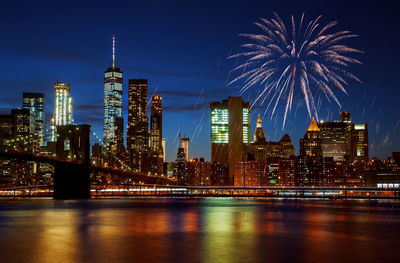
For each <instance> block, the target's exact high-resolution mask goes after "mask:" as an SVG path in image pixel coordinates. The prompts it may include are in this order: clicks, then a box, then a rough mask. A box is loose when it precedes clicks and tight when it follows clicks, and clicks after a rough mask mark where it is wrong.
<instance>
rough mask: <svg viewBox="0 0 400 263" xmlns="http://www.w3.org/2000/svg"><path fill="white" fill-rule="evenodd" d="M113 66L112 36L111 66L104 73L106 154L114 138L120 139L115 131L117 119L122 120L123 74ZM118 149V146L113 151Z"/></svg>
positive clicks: (114, 140) (104, 138)
mask: <svg viewBox="0 0 400 263" xmlns="http://www.w3.org/2000/svg"><path fill="white" fill-rule="evenodd" d="M115 64H116V63H115V35H113V53H112V66H111V67H109V68H107V70H106V71H105V72H104V120H103V145H104V147H105V149H104V150H105V151H106V152H107V151H110V150H112V148H113V147H112V145H113V144H114V143H115V142H116V137H119V138H118V139H117V140H120V139H121V137H120V134H116V133H117V131H116V129H117V128H118V126H119V125H120V124H119V123H117V118H122V83H123V74H122V71H121V70H120V69H119V68H118V67H116V66H115ZM122 136H123V133H122ZM122 141H123V137H122ZM118 147H120V146H116V147H114V149H116V148H118Z"/></svg>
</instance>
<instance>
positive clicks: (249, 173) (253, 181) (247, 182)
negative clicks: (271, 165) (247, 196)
mask: <svg viewBox="0 0 400 263" xmlns="http://www.w3.org/2000/svg"><path fill="white" fill-rule="evenodd" d="M233 173H234V186H261V185H267V181H268V179H267V178H268V164H267V162H266V161H247V162H240V163H235V165H234V172H233Z"/></svg>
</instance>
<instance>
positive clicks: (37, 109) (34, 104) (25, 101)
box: [22, 92, 46, 148]
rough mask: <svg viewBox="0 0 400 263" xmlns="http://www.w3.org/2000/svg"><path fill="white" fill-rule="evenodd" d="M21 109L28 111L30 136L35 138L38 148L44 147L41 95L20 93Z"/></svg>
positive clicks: (42, 97) (42, 99)
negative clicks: (32, 135)
mask: <svg viewBox="0 0 400 263" xmlns="http://www.w3.org/2000/svg"><path fill="white" fill-rule="evenodd" d="M22 108H24V109H28V110H29V111H30V117H31V121H30V122H31V134H34V135H35V136H36V141H37V146H38V148H39V147H41V146H43V145H44V134H45V126H46V124H45V110H44V94H43V93H31V92H24V93H22Z"/></svg>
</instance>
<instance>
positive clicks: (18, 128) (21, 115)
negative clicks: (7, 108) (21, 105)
mask: <svg viewBox="0 0 400 263" xmlns="http://www.w3.org/2000/svg"><path fill="white" fill-rule="evenodd" d="M11 116H12V122H13V125H12V126H13V137H14V138H21V137H25V139H27V137H28V136H29V135H30V133H31V117H30V111H29V109H12V110H11Z"/></svg>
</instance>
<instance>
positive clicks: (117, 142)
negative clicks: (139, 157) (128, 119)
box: [111, 117, 125, 156]
mask: <svg viewBox="0 0 400 263" xmlns="http://www.w3.org/2000/svg"><path fill="white" fill-rule="evenodd" d="M114 125H115V127H114V141H113V143H111V150H112V152H113V153H115V154H117V155H119V156H120V155H122V153H123V152H124V151H125V147H124V118H122V117H115V119H114Z"/></svg>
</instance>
